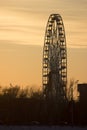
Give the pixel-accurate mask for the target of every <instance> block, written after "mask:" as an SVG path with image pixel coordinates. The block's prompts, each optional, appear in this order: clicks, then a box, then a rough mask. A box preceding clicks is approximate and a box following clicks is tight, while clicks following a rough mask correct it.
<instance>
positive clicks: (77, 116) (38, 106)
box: [0, 86, 87, 128]
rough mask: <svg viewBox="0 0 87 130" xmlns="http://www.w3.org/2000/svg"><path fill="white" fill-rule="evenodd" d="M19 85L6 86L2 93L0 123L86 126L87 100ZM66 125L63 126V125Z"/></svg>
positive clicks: (0, 98)
mask: <svg viewBox="0 0 87 130" xmlns="http://www.w3.org/2000/svg"><path fill="white" fill-rule="evenodd" d="M19 90H20V89H19V87H18V86H16V87H12V86H11V87H10V88H9V89H7V88H6V89H4V90H3V91H2V93H1V95H0V124H1V125H3V126H4V125H7V126H9V125H14V126H16V125H19V126H21V125H23V126H32V125H37V126H56V125H57V126H87V103H86V101H85V102H83V100H82V101H81V102H79V101H78V102H74V101H73V100H72V101H66V100H62V102H61V101H57V100H55V98H48V99H46V98H44V97H43V94H42V92H40V91H38V92H33V91H30V92H29V93H30V95H29V94H28V93H27V92H28V91H27V90H26V91H25V90H21V91H19ZM62 128H63V127H62Z"/></svg>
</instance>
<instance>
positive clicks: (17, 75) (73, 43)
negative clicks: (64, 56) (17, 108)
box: [0, 0, 87, 85]
mask: <svg viewBox="0 0 87 130" xmlns="http://www.w3.org/2000/svg"><path fill="white" fill-rule="evenodd" d="M51 13H59V14H61V16H62V18H63V22H64V26H65V32H66V41H67V47H68V48H72V47H73V48H80V49H79V50H81V49H82V48H87V0H0V74H1V77H0V84H1V85H6V84H9V83H13V84H21V85H27V84H29V85H34V84H35V85H41V67H42V65H41V58H42V49H41V48H40V47H39V46H37V47H36V45H40V46H41V47H42V46H43V44H44V34H45V27H46V24H47V20H48V17H49V15H50V14H51ZM24 45H25V46H24ZM28 45H33V46H31V47H30V46H28ZM34 45H35V46H34ZM35 47H36V51H35V49H34V48H35ZM37 50H39V51H37ZM82 50H84V49H82ZM39 52H40V53H39ZM86 56H87V50H86V49H85V50H84V51H83V52H82V51H80V52H79V51H77V52H76V51H75V50H74V52H73V49H72V51H71V50H69V52H68V73H69V74H68V75H69V77H70V78H72V77H74V78H75V79H78V78H79V80H80V82H87V80H86V78H85V77H87V69H86V68H85V69H84V67H86V66H87V61H86ZM16 57H17V58H16ZM81 57H82V58H81ZM83 57H85V58H83ZM81 59H82V61H81ZM78 61H79V62H78ZM79 64H80V66H81V69H78V68H79ZM74 69H75V71H74ZM76 70H77V72H76Z"/></svg>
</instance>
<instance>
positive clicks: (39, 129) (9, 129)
mask: <svg viewBox="0 0 87 130" xmlns="http://www.w3.org/2000/svg"><path fill="white" fill-rule="evenodd" d="M72 129H73V130H87V127H70V126H67V127H65V126H63V127H60V126H0V130H72Z"/></svg>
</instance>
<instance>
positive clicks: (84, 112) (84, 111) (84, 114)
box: [78, 83, 87, 125]
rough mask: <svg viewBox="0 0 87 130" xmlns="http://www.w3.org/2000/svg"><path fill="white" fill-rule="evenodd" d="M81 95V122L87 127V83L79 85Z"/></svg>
mask: <svg viewBox="0 0 87 130" xmlns="http://www.w3.org/2000/svg"><path fill="white" fill-rule="evenodd" d="M78 91H79V93H80V95H79V121H80V123H81V124H86V125H87V83H84V84H78Z"/></svg>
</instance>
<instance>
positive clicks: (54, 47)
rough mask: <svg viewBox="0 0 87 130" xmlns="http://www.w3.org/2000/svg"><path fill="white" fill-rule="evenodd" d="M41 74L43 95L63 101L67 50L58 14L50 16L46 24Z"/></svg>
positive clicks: (60, 18)
mask: <svg viewBox="0 0 87 130" xmlns="http://www.w3.org/2000/svg"><path fill="white" fill-rule="evenodd" d="M42 73H43V79H42V82H43V90H44V93H45V95H46V96H51V97H55V96H56V97H57V99H59V100H61V99H64V98H65V97H66V84H67V50H66V38H65V30H64V25H63V20H62V17H61V16H60V15H59V14H51V15H50V17H49V19H48V22H47V26H46V32H45V39H44V47H43V70H42Z"/></svg>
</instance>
